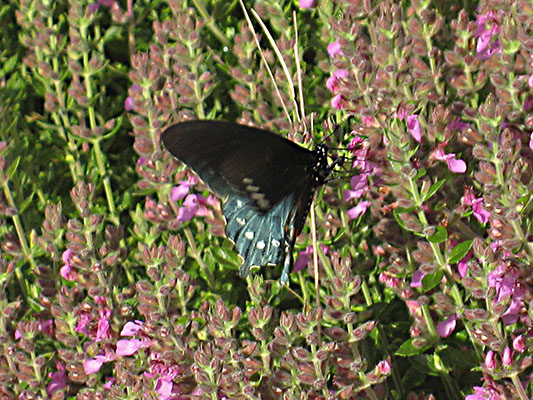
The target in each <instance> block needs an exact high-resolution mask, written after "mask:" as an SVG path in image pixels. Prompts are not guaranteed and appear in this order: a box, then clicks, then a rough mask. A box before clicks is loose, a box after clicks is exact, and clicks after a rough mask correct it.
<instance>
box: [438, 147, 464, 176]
mask: <svg viewBox="0 0 533 400" xmlns="http://www.w3.org/2000/svg"><path fill="white" fill-rule="evenodd" d="M446 145H447V143H439V144H438V145H437V148H436V149H435V150H433V151H432V152H431V155H430V157H431V158H434V159H436V160H440V161H445V162H446V164H447V165H448V169H449V170H450V171H452V172H456V173H460V174H462V173H465V172H466V163H465V162H464V161H463V160H460V159H457V158H455V153H449V154H446V153H444V146H446Z"/></svg>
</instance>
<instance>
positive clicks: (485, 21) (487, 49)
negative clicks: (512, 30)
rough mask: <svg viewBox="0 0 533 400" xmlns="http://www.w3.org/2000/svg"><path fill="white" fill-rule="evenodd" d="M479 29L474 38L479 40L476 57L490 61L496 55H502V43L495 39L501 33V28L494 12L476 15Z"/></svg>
mask: <svg viewBox="0 0 533 400" xmlns="http://www.w3.org/2000/svg"><path fill="white" fill-rule="evenodd" d="M476 25H477V29H476V32H475V33H474V37H475V38H477V39H478V41H477V45H476V57H477V58H479V59H481V60H487V59H489V58H490V57H491V56H492V55H493V54H495V53H501V52H502V49H501V47H500V42H499V40H498V38H497V37H496V38H494V37H495V36H497V35H498V34H499V33H500V30H501V27H500V24H499V21H498V20H497V14H496V13H495V12H494V11H488V12H487V13H485V14H478V15H476Z"/></svg>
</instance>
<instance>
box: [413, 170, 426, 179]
mask: <svg viewBox="0 0 533 400" xmlns="http://www.w3.org/2000/svg"><path fill="white" fill-rule="evenodd" d="M424 176H426V170H425V168H420V169H419V170H418V171H417V172H416V175H415V177H414V178H413V180H414V181H417V180H419V179H420V178H422V177H424Z"/></svg>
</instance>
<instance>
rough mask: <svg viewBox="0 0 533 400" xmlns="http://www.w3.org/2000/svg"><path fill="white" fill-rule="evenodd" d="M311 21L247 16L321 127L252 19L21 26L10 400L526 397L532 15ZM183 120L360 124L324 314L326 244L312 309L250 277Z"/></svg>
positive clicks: (12, 93) (380, 12)
mask: <svg viewBox="0 0 533 400" xmlns="http://www.w3.org/2000/svg"><path fill="white" fill-rule="evenodd" d="M303 3H304V2H302V4H301V5H300V7H298V4H296V3H295V2H291V1H280V2H268V1H255V2H247V7H248V8H251V7H253V8H254V9H255V10H257V12H258V14H259V15H261V17H262V18H263V20H264V21H265V23H266V24H267V26H268V28H269V30H270V31H271V32H272V33H273V35H274V38H275V41H276V43H277V46H278V47H279V49H280V51H281V54H282V55H283V58H284V61H285V62H286V63H287V68H288V70H289V71H290V75H291V76H292V79H293V81H294V82H296V81H297V80H298V73H297V71H298V70H299V69H300V70H301V71H303V73H302V78H301V79H302V81H303V88H304V91H305V92H304V96H303V97H304V98H305V104H306V115H305V121H306V124H304V123H303V122H301V121H300V122H298V119H297V114H298V111H297V109H296V107H295V106H294V105H293V102H292V98H291V85H289V83H288V81H287V79H286V77H285V75H284V73H283V70H282V68H281V66H280V64H279V60H278V59H277V58H276V56H275V54H274V53H273V51H272V48H271V45H270V43H269V41H268V40H267V38H266V36H265V33H264V32H262V31H261V30H260V29H258V27H257V24H256V29H258V32H259V36H260V40H261V47H262V49H263V51H264V54H265V57H266V59H267V60H268V62H269V64H270V66H271V68H272V70H273V75H274V78H275V79H274V81H275V82H276V83H277V84H278V85H279V92H280V94H281V96H282V97H283V98H284V100H285V104H287V105H288V114H287V113H285V112H284V110H283V109H282V107H281V102H280V101H279V97H277V96H278V95H277V94H276V90H275V88H274V86H273V84H272V82H273V81H272V80H271V79H270V78H269V75H268V72H267V71H266V69H265V64H264V63H263V62H262V61H261V58H260V53H259V51H258V47H257V46H256V44H255V42H254V40H253V34H252V33H251V32H250V29H249V26H248V25H247V23H246V21H245V19H244V16H243V13H242V10H241V8H240V6H239V4H238V2H236V1H213V2H204V1H201V0H196V1H185V0H181V1H179V0H174V1H168V2H165V1H138V2H135V3H133V2H132V1H128V2H116V1H113V0H99V1H97V2H94V3H92V2H86V1H71V2H67V1H50V0H49V1H30V0H21V1H14V0H12V1H9V2H7V3H4V4H3V5H2V6H1V8H0V27H1V28H0V29H1V30H2V32H1V34H0V49H1V53H0V66H1V70H0V132H1V134H2V142H1V143H0V156H1V157H0V167H1V168H0V182H1V184H2V196H1V198H0V213H1V219H0V242H1V260H0V270H1V274H0V285H1V286H2V291H1V292H0V309H1V310H2V312H1V315H0V338H1V340H0V381H1V382H2V386H1V388H0V394H1V396H2V398H5V399H11V398H18V399H36V398H54V399H61V398H80V399H92V398H94V399H97V398H98V399H100V398H124V399H126V398H139V397H141V396H142V397H143V398H160V399H179V398H183V399H187V398H198V399H200V398H210V399H218V398H221V399H222V398H231V399H234V398H235V399H239V398H242V399H259V398H263V399H270V398H272V399H274V398H286V399H294V398H309V399H319V398H320V399H325V398H328V399H337V398H340V399H352V398H353V399H355V398H357V399H359V398H371V399H381V398H391V399H392V398H394V399H404V398H409V399H418V398H420V399H422V398H439V399H441V398H446V399H456V398H457V399H458V398H463V397H465V396H467V397H468V398H470V399H471V400H472V399H473V400H477V399H484V398H490V399H499V398H502V399H503V398H517V399H527V398H530V397H531V393H532V388H531V385H532V384H531V376H532V375H531V373H532V369H531V353H530V348H531V341H532V339H531V332H532V330H531V329H532V319H531V317H532V315H531V307H530V306H531V301H532V297H531V260H532V258H533V247H532V235H531V231H532V229H531V215H532V201H531V172H532V162H533V152H532V148H533V144H532V139H531V136H530V134H531V128H532V126H533V118H532V115H531V108H532V100H531V87H532V86H533V81H532V79H531V76H532V73H533V71H532V65H533V64H532V63H533V60H532V56H531V54H532V53H531V49H532V41H531V26H533V23H532V9H531V4H530V3H529V2H528V1H527V0H524V1H514V2H505V1H481V2H479V3H473V2H464V4H463V3H462V2H457V1H435V2H429V1H411V2H392V1H386V0H385V1H380V2H371V1H357V0H354V1H342V0H339V1H335V2H321V1H317V2H316V4H314V7H311V8H304V7H303V6H304V4H303ZM293 11H295V17H296V20H297V26H298V34H297V32H296V31H295V25H294V24H293V14H292V13H293ZM296 38H297V40H296ZM295 43H296V45H297V47H298V49H299V51H298V54H299V56H300V59H299V64H297V63H296V62H295V52H294V45H295ZM289 117H290V118H291V119H292V120H293V121H294V124H292V125H291V124H289V119H288V118H289ZM186 118H207V119H227V120H235V121H239V122H241V123H251V124H254V125H256V126H261V127H265V128H268V129H271V130H274V131H276V132H279V133H280V134H285V133H287V132H288V135H289V136H290V137H291V138H294V139H295V140H297V141H299V142H301V143H303V142H306V143H307V145H308V146H312V143H311V142H309V134H308V132H306V130H305V126H307V127H310V126H311V125H312V121H313V122H314V125H315V128H316V129H313V130H312V139H313V140H312V142H319V141H320V140H322V138H323V137H325V136H326V135H328V134H329V133H330V132H331V131H333V130H334V129H335V127H336V126H337V124H339V125H340V127H341V130H340V134H335V135H333V136H332V137H331V138H330V141H331V142H330V143H329V144H330V145H332V147H342V148H345V149H348V151H350V152H351V153H352V155H353V156H354V157H355V159H356V160H358V161H357V162H355V163H354V170H353V171H352V174H353V176H354V177H352V179H339V180H336V181H334V182H332V183H331V184H329V185H327V186H326V187H325V188H323V189H322V190H321V191H320V193H319V194H318V200H317V204H316V213H317V231H318V236H319V241H320V243H321V245H322V247H321V249H322V250H321V251H320V254H319V256H320V260H321V275H320V289H319V291H318V297H319V298H318V301H319V303H318V304H320V307H316V304H317V303H316V302H317V298H316V295H315V288H314V282H313V277H312V269H311V268H310V266H309V269H308V268H305V265H307V264H310V263H307V262H306V260H307V259H308V258H309V249H308V247H307V246H308V245H309V244H310V234H309V229H308V228H306V229H305V231H304V233H303V235H302V236H301V237H300V239H299V242H298V244H297V246H296V251H297V252H299V253H300V259H299V260H300V262H301V264H303V265H304V268H303V269H302V270H300V271H299V272H293V273H292V274H291V282H290V288H291V289H292V291H289V290H287V288H283V287H280V285H279V283H278V278H279V273H280V271H279V269H278V268H266V269H265V268H264V269H262V270H261V271H260V272H256V273H255V274H254V275H253V277H252V278H250V279H248V280H247V281H243V280H241V279H240V278H238V273H237V270H238V265H239V259H238V256H237V255H236V254H235V253H234V252H233V250H232V246H231V243H229V241H228V240H227V239H225V238H224V236H223V219H222V216H221V213H220V204H219V202H218V200H217V199H216V198H214V197H213V196H210V195H209V192H207V191H206V190H205V189H206V188H205V187H204V186H202V184H200V183H198V182H196V181H195V180H194V178H193V177H192V176H191V175H190V174H189V173H188V172H186V170H185V169H184V167H183V166H180V165H178V163H177V162H176V161H175V160H173V159H172V157H170V155H169V154H168V153H167V152H166V151H165V150H164V149H163V148H162V146H161V144H160V142H159V134H160V132H161V129H162V128H163V127H165V126H167V125H168V124H169V123H171V122H175V121H180V120H183V119H186ZM206 145H208V144H206ZM362 159H364V161H361V160H362ZM461 161H462V162H461ZM463 164H464V165H463ZM463 166H464V169H463ZM348 181H350V182H348ZM179 193H181V194H179ZM191 196H192V197H191ZM345 200H347V201H345ZM354 206H355V207H354ZM192 215H196V216H195V217H194V218H192V219H189V216H192Z"/></svg>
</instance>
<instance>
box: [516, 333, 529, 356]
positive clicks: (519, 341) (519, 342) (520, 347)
mask: <svg viewBox="0 0 533 400" xmlns="http://www.w3.org/2000/svg"><path fill="white" fill-rule="evenodd" d="M513 349H515V350H516V351H518V352H520V353H522V352H523V351H524V350H525V349H526V344H525V342H524V336H522V335H518V336H517V337H515V338H514V339H513Z"/></svg>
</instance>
